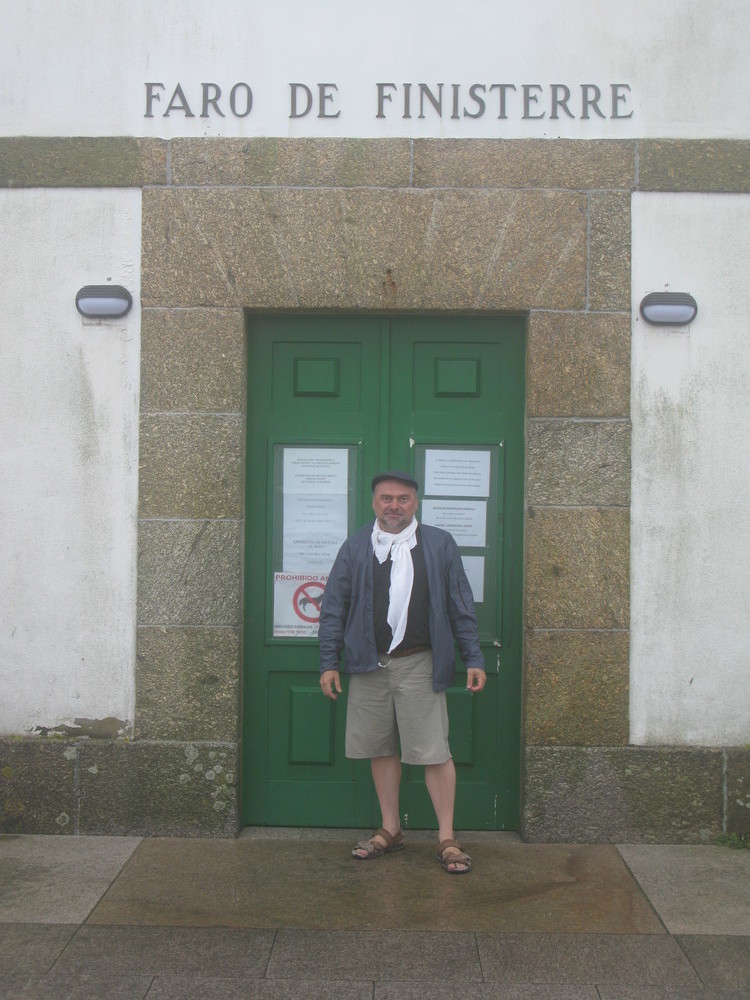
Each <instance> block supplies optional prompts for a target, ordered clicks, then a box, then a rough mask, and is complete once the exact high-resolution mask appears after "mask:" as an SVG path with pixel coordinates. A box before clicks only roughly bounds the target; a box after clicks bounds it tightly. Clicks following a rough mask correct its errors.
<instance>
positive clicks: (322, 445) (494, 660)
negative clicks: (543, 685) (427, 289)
mask: <svg viewBox="0 0 750 1000" xmlns="http://www.w3.org/2000/svg"><path fill="white" fill-rule="evenodd" d="M248 344H249V371H250V378H249V399H248V448H247V456H248V461H247V533H246V567H245V693H244V723H243V725H244V753H243V760H244V775H243V802H244V807H243V818H244V821H245V822H246V823H256V824H278V825H300V826H307V825H309V826H314V825H326V826H363V825H369V824H372V823H375V822H377V820H378V816H377V803H376V800H375V796H374V792H373V790H372V785H371V779H370V776H369V766H368V765H367V763H366V762H352V761H347V760H346V758H345V757H344V753H343V743H344V726H345V704H346V698H345V694H344V696H343V697H342V698H340V699H339V701H338V702H337V703H336V705H334V704H333V703H331V702H329V701H328V700H327V699H325V698H323V696H322V695H321V693H320V689H319V687H318V673H317V671H318V656H317V652H318V651H317V641H316V639H315V638H314V634H313V632H312V631H311V629H313V630H314V625H307V624H299V623H300V622H303V623H305V622H314V620H315V616H316V608H317V604H316V601H317V599H318V598H319V595H320V592H321V590H322V586H323V585H324V584H323V583H321V582H319V581H313V582H307V581H308V580H309V577H308V576H306V575H305V560H307V559H312V560H315V559H318V560H319V562H318V563H317V564H315V565H316V566H317V568H320V565H322V564H323V563H322V562H320V560H323V562H324V561H325V559H326V558H328V555H327V553H328V552H330V553H333V552H335V548H336V547H337V544H338V543H337V544H336V546H333V548H331V547H330V546H331V541H330V539H328V542H327V543H326V542H325V541H322V542H321V548H320V552H319V553H318V554H317V555H316V554H315V552H314V551H313V553H312V555H311V553H310V551H309V550H310V549H311V548H312V549H314V548H315V546H313V545H312V543H310V540H309V539H306V538H304V537H303V538H302V539H301V540H299V539H296V538H295V537H294V535H295V531H298V532H299V531H300V525H299V524H297V525H295V521H294V518H295V516H297V514H296V513H295V512H297V511H302V512H303V516H302V521H301V522H300V523H302V531H301V533H302V535H305V534H306V533H307V534H310V535H314V534H315V533H316V532H317V533H318V534H320V535H321V537H322V536H323V535H324V534H325V530H326V529H325V527H324V526H322V525H323V523H324V522H325V521H326V519H329V520H330V521H331V522H332V523H333V525H334V529H335V530H341V531H342V537H343V534H346V533H349V532H351V531H353V530H354V529H355V528H357V527H359V526H360V525H361V524H365V523H368V522H369V521H371V519H372V511H371V506H370V502H371V494H370V489H369V481H370V478H371V477H372V475H373V474H374V473H375V472H376V471H378V470H379V469H382V468H388V467H390V468H403V469H405V470H407V471H413V472H414V473H415V474H416V476H417V478H418V479H419V480H420V482H421V483H423V484H424V486H423V489H422V490H421V494H420V496H421V507H420V513H419V515H418V516H420V518H422V519H426V520H429V517H427V518H424V515H423V510H424V514H429V515H430V516H434V517H437V518H443V517H446V516H447V517H449V518H450V517H454V516H455V517H458V518H459V521H460V520H461V519H463V521H464V522H466V523H467V524H468V528H465V527H460V528H457V529H456V530H457V531H459V530H460V531H464V532H465V534H464V535H463V536H462V538H463V541H464V542H467V543H469V544H461V542H459V544H460V547H461V552H462V556H463V557H464V559H465V560H466V561H467V566H468V565H470V564H471V565H472V566H473V571H474V579H473V580H472V582H473V583H474V581H475V580H476V586H477V587H479V588H480V589H481V595H480V596H481V598H482V599H481V600H480V601H479V602H478V604H477V611H478V619H479V624H480V637H481V641H482V647H483V651H484V654H485V662H486V664H487V668H488V685H487V688H486V690H485V691H484V692H483V693H482V695H480V696H471V695H469V694H468V693H467V692H466V691H465V690H462V689H461V688H460V687H458V686H457V687H455V688H454V689H452V690H451V691H450V692H449V693H448V704H449V713H450V720H451V749H452V752H453V754H454V759H455V761H456V765H457V768H458V770H459V787H458V796H457V808H456V825H457V826H460V827H463V828H464V829H466V828H486V829H494V828H500V829H515V828H516V827H517V824H518V797H519V790H518V780H519V779H518V775H519V752H520V749H519V748H520V670H521V654H520V645H521V620H520V611H521V597H520V593H521V591H520V581H521V569H522V565H521V552H522V546H521V542H522V502H523V411H524V402H523V400H524V396H523V374H524V329H523V323H522V321H521V320H507V319H503V320H499V319H496V318H494V319H484V318H481V319H479V318H458V317H456V318H445V317H442V318H430V317H416V318H414V317H409V318H406V317H404V318H396V319H390V320H381V319H374V318H356V319H354V318H350V317H274V318H270V317H265V318H254V319H252V320H251V321H250V324H249V339H248ZM305 449H309V452H308V451H306V450H305ZM308 455H309V460H308V458H307V457H306V456H308ZM285 456H287V457H286V458H285ZM289 456H292V458H293V459H294V462H297V463H298V464H299V461H301V462H302V463H303V465H304V468H305V470H308V469H312V472H310V474H309V475H308V474H307V471H306V472H305V476H304V481H305V484H306V485H305V487H304V488H305V489H311V490H312V489H317V488H318V487H317V486H314V487H310V486H309V483H315V482H317V479H316V475H315V474H314V472H315V468H314V463H318V464H319V465H320V466H321V467H327V468H329V469H331V468H332V469H338V470H339V471H340V475H339V477H338V480H337V481H339V485H338V486H336V489H337V490H338V491H339V494H340V493H341V490H342V489H345V492H346V496H345V497H344V496H342V495H337V496H332V495H327V496H325V495H321V496H302V497H296V496H294V495H292V494H291V493H290V489H292V488H291V487H290V486H289V482H292V481H293V480H292V479H290V471H289V470H290V468H291V467H292V465H294V462H291V461H290V460H289ZM298 460H299V461H298ZM461 462H464V463H466V462H468V466H466V467H467V468H469V470H470V472H471V473H472V474H473V473H474V472H476V473H477V480H478V481H479V479H482V480H483V485H478V486H477V488H476V489H477V490H479V491H480V492H481V491H482V490H483V491H484V493H483V495H482V496H479V493H478V492H476V490H474V491H473V487H471V486H469V485H467V484H468V483H469V479H470V478H471V477H469V478H466V477H464V475H463V468H464V467H463V466H462V465H461ZM305 463H307V464H306V465H305ZM294 468H295V469H296V468H297V465H294ZM455 469H458V474H455ZM436 470H437V471H436ZM485 471H486V475H485ZM428 473H429V476H428V478H427V479H426V478H425V477H426V476H427V474H428ZM480 473H481V475H480ZM441 476H442V477H443V478H446V477H447V482H448V487H447V488H446V485H445V482H443V480H442V479H441ZM451 476H453V477H454V481H455V482H454V484H453V485H451V483H452V482H453V480H451ZM287 479H288V480H289V482H287ZM334 479H336V474H333V473H330V474H328V479H326V473H325V468H324V474H323V475H322V477H321V481H322V482H324V483H326V482H332V481H333V480H334ZM344 479H345V484H344V486H343V487H342V486H341V485H340V483H341V482H343V481H344ZM429 485H431V486H432V487H433V488H434V489H435V490H437V492H436V493H435V494H434V495H432V496H431V495H430V494H429V491H428V490H427V489H426V488H425V487H426V486H429ZM322 488H324V489H325V488H327V487H325V486H324V487H322ZM293 489H297V487H296V486H295V487H293ZM451 490H452V491H453V492H451ZM472 491H473V492H472ZM298 501H299V505H298V506H295V503H297V502H298ZM344 508H346V510H345V511H344ZM316 511H319V512H320V513H319V516H318V515H317V514H316V513H315V512H316ZM337 511H338V512H339V513H337ZM304 512H308V513H307V514H305V513H304ZM446 512H447V513H446ZM304 516H308V517H309V518H310V530H309V532H305V530H304V523H303V522H304ZM475 522H476V523H475ZM480 522H482V524H481V525H480ZM436 523H437V522H436ZM480 527H481V533H480ZM334 529H332V530H334ZM480 542H481V543H482V544H480ZM316 544H317V543H316ZM326 544H327V545H328V546H329V548H325V545H326ZM330 558H331V559H332V558H333V555H332V554H331V555H330ZM295 560H297V562H295ZM311 565H312V563H311ZM480 566H481V572H480V571H479V570H478V567H480ZM310 575H314V574H310ZM298 578H299V579H300V580H302V581H303V582H301V583H300V584H299V586H297V579H298ZM290 580H291V581H292V582H288V581H290ZM284 587H286V588H287V589H286V590H283V588H284ZM274 602H275V603H274ZM288 604H289V606H287V605H288ZM282 607H283V612H284V614H286V615H287V616H288V618H290V619H291V620H292V622H296V623H297V624H298V625H299V628H298V629H297V630H295V628H294V627H292V628H291V629H290V630H288V631H287V633H284V629H285V627H286V626H285V624H284V623H285V622H286V621H287V619H286V618H284V619H283V621H282V618H283V615H282V613H281V611H280V608H282ZM342 679H343V681H344V684H346V678H345V676H344V677H343V678H342ZM458 683H461V677H459V681H458ZM402 813H403V817H404V825H405V826H411V827H432V826H434V815H433V813H432V809H431V806H430V804H429V800H428V797H427V795H426V791H425V789H424V785H423V779H422V773H421V769H419V768H407V769H406V771H405V781H404V785H403V795H402Z"/></svg>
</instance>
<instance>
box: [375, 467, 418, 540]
mask: <svg viewBox="0 0 750 1000" xmlns="http://www.w3.org/2000/svg"><path fill="white" fill-rule="evenodd" d="M417 503H418V497H417V491H416V490H415V489H414V487H413V486H407V485H406V483H402V482H399V480H398V479H384V480H383V482H382V483H378V485H377V486H376V487H375V492H374V493H373V495H372V509H373V510H374V511H375V517H376V518H377V519H378V524H379V525H380V529H381V531H389V532H390V533H391V534H392V535H397V534H398V533H399V532H400V531H403V530H404V528H406V527H408V525H410V524H411V521H412V518H413V517H414V514H415V513H416V510H417Z"/></svg>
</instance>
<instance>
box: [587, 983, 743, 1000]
mask: <svg viewBox="0 0 750 1000" xmlns="http://www.w3.org/2000/svg"><path fill="white" fill-rule="evenodd" d="M599 997H600V1000H750V993H748V992H746V991H745V990H732V989H730V990H721V989H712V988H711V987H708V988H707V989H704V988H703V987H698V986H696V987H685V986H600V987H599Z"/></svg>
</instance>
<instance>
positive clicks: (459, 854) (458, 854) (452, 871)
mask: <svg viewBox="0 0 750 1000" xmlns="http://www.w3.org/2000/svg"><path fill="white" fill-rule="evenodd" d="M451 848H453V850H452V851H451V853H450V854H449V853H447V852H448V851H449V850H450V849H451ZM437 858H438V861H439V862H440V864H441V865H442V866H443V868H444V869H445V871H447V872H448V874H449V875H467V874H468V873H469V872H470V871H471V858H470V857H469V855H468V854H465V853H464V850H463V848H462V847H461V845H460V844H459V842H458V841H457V840H441V841H440V844H439V846H438V853H437ZM451 865H460V866H461V867H460V868H451V867H450V866H451Z"/></svg>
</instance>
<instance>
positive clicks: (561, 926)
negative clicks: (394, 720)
mask: <svg viewBox="0 0 750 1000" xmlns="http://www.w3.org/2000/svg"><path fill="white" fill-rule="evenodd" d="M337 835H338V836H340V835H341V831H337ZM360 836H361V831H352V833H351V839H347V840H330V841H325V842H323V841H321V840H315V839H311V840H293V839H290V840H280V839H273V838H271V837H268V839H255V838H253V839H250V838H245V837H242V838H240V839H239V840H211V841H206V840H190V839H179V838H153V839H151V838H150V839H147V840H144V841H143V842H142V843H141V844H140V846H139V848H138V850H137V851H136V852H135V854H134V855H133V857H132V858H131V860H130V861H129V863H128V864H127V865H126V866H125V868H124V869H123V871H122V873H121V875H120V877H119V878H118V880H117V882H116V883H115V884H114V885H113V886H112V887H111V888H110V889H109V891H108V892H107V893H106V895H105V896H104V897H103V898H102V900H101V902H100V903H99V905H98V906H97V907H96V909H95V910H94V912H93V913H92V914H91V916H90V918H89V924H90V925H91V924H164V925H169V924H173V925H185V926H211V925H214V926H217V925H221V926H227V927H265V928H275V927H283V928H287V929H292V928H305V929H307V930H315V929H321V930H323V929H330V930H342V931H343V930H353V929H361V930H397V929H401V928H403V929H405V930H412V931H419V930H423V931H470V932H474V931H480V930H487V931H490V930H491V931H503V930H506V931H514V930H519V929H520V930H537V931H549V932H554V931H563V930H565V931H573V930H574V931H581V932H601V933H603V932H608V933H622V934H631V933H639V934H658V933H663V926H662V924H661V923H660V921H659V919H658V917H657V916H656V914H655V913H654V911H653V909H652V908H651V906H650V904H649V903H648V900H647V899H646V898H645V896H644V895H643V893H642V892H641V891H640V889H639V888H638V885H637V884H636V882H635V881H634V880H633V877H632V876H631V874H630V872H629V871H628V869H627V867H626V865H625V864H624V863H623V861H622V858H621V857H620V855H619V854H618V852H617V850H616V848H614V847H613V846H610V845H591V844H588V845H587V844H577V845H569V844H568V845H566V844H523V843H521V841H520V840H519V839H518V838H517V837H516V836H511V835H497V834H494V835H492V836H490V835H482V834H467V836H466V837H465V838H464V842H465V846H466V848H467V850H468V851H469V853H470V854H471V855H472V857H473V858H474V862H475V871H474V872H473V873H472V875H471V876H470V878H466V879H456V878H450V877H448V876H447V875H445V873H444V872H443V871H442V870H441V868H440V866H439V865H438V863H437V861H436V860H435V856H434V835H433V834H430V833H425V832H421V833H413V832H409V833H408V834H407V838H406V839H407V846H406V849H405V850H404V851H401V852H399V853H398V854H394V855H389V856H388V857H385V858H381V859H378V860H377V861H376V862H372V863H369V862H368V863H367V864H362V863H358V862H355V861H353V860H352V858H351V845H352V844H353V843H354V842H355V841H356V840H358V839H359V838H360Z"/></svg>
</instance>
